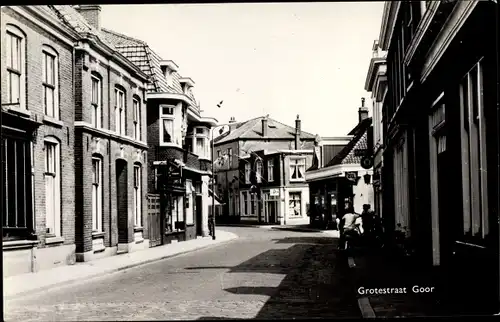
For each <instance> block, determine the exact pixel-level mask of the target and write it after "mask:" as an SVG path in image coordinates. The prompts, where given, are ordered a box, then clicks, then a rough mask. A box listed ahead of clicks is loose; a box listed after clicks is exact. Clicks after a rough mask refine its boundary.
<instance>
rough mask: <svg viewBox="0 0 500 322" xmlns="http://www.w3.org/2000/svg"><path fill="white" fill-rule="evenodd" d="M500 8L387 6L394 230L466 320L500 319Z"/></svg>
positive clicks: (388, 186)
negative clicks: (436, 274) (440, 280)
mask: <svg viewBox="0 0 500 322" xmlns="http://www.w3.org/2000/svg"><path fill="white" fill-rule="evenodd" d="M497 6H498V4H497V2H496V1H411V2H406V1H388V2H386V4H385V7H384V13H383V19H382V27H381V32H380V38H379V43H380V47H381V49H382V50H384V51H387V83H388V92H387V95H386V98H385V100H384V105H383V131H384V135H383V137H384V146H385V148H384V173H385V174H384V175H383V183H384V190H383V194H384V209H383V212H384V218H386V219H388V220H387V227H386V228H387V229H388V230H400V228H403V232H404V233H405V235H406V237H407V239H408V244H409V245H411V246H410V247H409V248H410V251H411V253H412V254H413V255H414V257H415V258H416V262H418V263H420V264H422V265H424V266H428V267H432V268H434V269H436V270H437V271H443V272H446V273H445V274H446V278H448V279H451V280H452V283H450V284H451V285H455V286H456V288H453V289H450V290H449V292H450V293H449V294H450V295H453V296H450V297H449V298H450V299H452V300H453V302H452V304H453V305H454V307H456V308H459V309H460V310H462V312H463V313H464V314H465V313H475V314H490V313H498V311H499V305H498V303H499V298H500V297H499V294H498V289H499V275H498V272H499V270H498V269H499V266H498V265H499V238H498V236H499V235H498V232H499V226H498V216H499V213H498V195H499V187H498V185H499V180H498V174H499V173H498V164H499V160H498V139H499V132H498V131H499V129H498V124H497V120H498V119H497V117H498V110H497V109H498V93H497V91H498V79H497V77H498V76H497V73H496V72H497V68H498V63H497V58H498V52H497V50H498V49H497V48H498V47H497V41H498V39H497V37H496V36H497V35H496V34H497V33H496V30H497V28H496V27H497V24H496V22H497V16H496V12H497V10H498V7H497ZM404 228H406V229H404ZM451 272H453V274H450V273H451Z"/></svg>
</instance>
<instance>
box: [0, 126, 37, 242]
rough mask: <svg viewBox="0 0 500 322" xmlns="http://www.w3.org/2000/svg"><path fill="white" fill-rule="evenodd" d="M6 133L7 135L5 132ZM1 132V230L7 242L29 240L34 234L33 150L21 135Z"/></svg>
mask: <svg viewBox="0 0 500 322" xmlns="http://www.w3.org/2000/svg"><path fill="white" fill-rule="evenodd" d="M3 131H5V132H3ZM3 131H2V141H1V142H2V149H1V155H2V172H3V176H4V183H3V185H4V186H3V189H2V201H3V202H2V230H3V238H4V240H8V239H11V238H15V239H19V238H26V237H27V235H28V234H29V233H30V232H32V231H33V203H32V200H33V198H32V195H33V190H32V171H31V164H32V162H31V161H32V149H31V144H30V141H29V140H28V139H27V138H25V137H19V136H18V133H15V132H13V133H8V132H10V131H8V130H7V129H4V130H3Z"/></svg>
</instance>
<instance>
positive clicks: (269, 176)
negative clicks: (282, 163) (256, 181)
mask: <svg viewBox="0 0 500 322" xmlns="http://www.w3.org/2000/svg"><path fill="white" fill-rule="evenodd" d="M267 181H269V182H273V181H274V159H268V160H267Z"/></svg>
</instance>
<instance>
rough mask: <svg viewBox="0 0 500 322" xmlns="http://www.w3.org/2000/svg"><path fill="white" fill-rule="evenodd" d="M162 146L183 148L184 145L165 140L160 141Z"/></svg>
mask: <svg viewBox="0 0 500 322" xmlns="http://www.w3.org/2000/svg"><path fill="white" fill-rule="evenodd" d="M160 146H162V147H171V148H179V149H182V147H181V146H180V145H179V144H176V143H165V142H160Z"/></svg>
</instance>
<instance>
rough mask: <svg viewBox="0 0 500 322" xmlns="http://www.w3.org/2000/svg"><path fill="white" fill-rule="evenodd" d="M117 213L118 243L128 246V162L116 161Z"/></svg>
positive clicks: (129, 239)
mask: <svg viewBox="0 0 500 322" xmlns="http://www.w3.org/2000/svg"><path fill="white" fill-rule="evenodd" d="M116 211H117V219H118V243H119V244H128V243H129V241H131V239H132V236H130V238H129V231H128V230H129V229H128V171H127V161H125V160H116Z"/></svg>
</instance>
